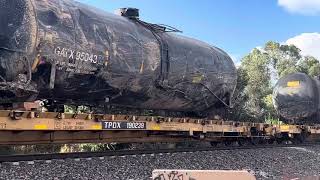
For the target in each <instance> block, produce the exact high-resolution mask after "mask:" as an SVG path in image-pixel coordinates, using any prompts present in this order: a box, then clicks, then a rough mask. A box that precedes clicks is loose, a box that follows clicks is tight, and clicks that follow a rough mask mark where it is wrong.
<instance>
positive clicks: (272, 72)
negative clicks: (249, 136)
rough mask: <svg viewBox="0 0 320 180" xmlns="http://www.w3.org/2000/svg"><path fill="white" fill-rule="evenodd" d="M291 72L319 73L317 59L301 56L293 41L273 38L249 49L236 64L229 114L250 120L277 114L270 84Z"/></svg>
mask: <svg viewBox="0 0 320 180" xmlns="http://www.w3.org/2000/svg"><path fill="white" fill-rule="evenodd" d="M294 72H302V73H306V74H308V75H310V76H312V77H314V76H319V75H320V64H319V61H318V60H317V59H316V58H315V57H312V56H303V55H302V54H301V50H300V49H299V48H297V47H296V46H294V45H285V44H280V43H277V42H273V41H269V42H267V43H266V44H265V45H264V47H260V48H255V49H253V50H252V51H251V52H250V53H249V54H248V55H246V56H245V57H243V58H242V59H241V65H240V66H239V67H237V74H238V80H237V81H238V82H237V87H236V90H235V94H234V101H233V102H234V108H233V109H231V111H230V114H231V117H233V118H235V119H241V120H246V121H254V122H257V121H262V120H265V119H267V118H272V119H274V118H277V113H276V111H275V109H274V107H273V103H272V91H273V86H274V85H275V83H276V81H277V80H278V79H279V78H281V77H283V76H285V75H287V74H290V73H294Z"/></svg>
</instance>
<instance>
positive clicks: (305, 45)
mask: <svg viewBox="0 0 320 180" xmlns="http://www.w3.org/2000/svg"><path fill="white" fill-rule="evenodd" d="M286 44H288V45H290V44H293V45H295V46H297V47H298V48H299V49H301V54H302V55H310V56H314V57H315V58H317V59H318V60H320V33H302V34H300V35H298V36H295V37H293V38H290V39H288V40H287V41H286Z"/></svg>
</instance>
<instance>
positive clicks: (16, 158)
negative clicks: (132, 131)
mask: <svg viewBox="0 0 320 180" xmlns="http://www.w3.org/2000/svg"><path fill="white" fill-rule="evenodd" d="M316 145H320V143H301V144H276V145H275V144H272V145H250V146H223V147H200V148H175V149H174V148H170V149H156V150H154V149H153V150H116V151H104V152H73V153H50V154H24V155H21V154H19V155H1V156H0V163H2V162H20V161H34V160H52V159H67V158H71V159H72V158H93V157H105V156H126V155H143V154H160V153H183V152H200V151H202V152H203V151H217V150H237V149H239V150H240V149H259V148H281V147H306V146H316Z"/></svg>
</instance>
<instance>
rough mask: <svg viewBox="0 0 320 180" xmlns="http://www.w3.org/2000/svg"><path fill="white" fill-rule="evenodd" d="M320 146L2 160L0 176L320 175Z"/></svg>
mask: <svg viewBox="0 0 320 180" xmlns="http://www.w3.org/2000/svg"><path fill="white" fill-rule="evenodd" d="M319 162H320V146H313V147H292V148H272V149H271V148H267V149H243V150H217V151H211V152H192V153H173V154H154V155H150V154H147V155H144V156H143V155H134V156H121V157H105V158H89V159H88V158H87V159H80V160H79V159H77V161H76V160H75V159H66V160H51V161H35V162H34V163H30V162H20V163H16V164H14V163H2V164H1V165H0V179H45V180H47V179H55V180H58V179H107V180H109V179H110V180H114V179H124V180H127V179H134V180H144V179H151V176H152V170H154V169H199V170H248V171H249V172H250V173H252V174H254V175H255V176H256V177H257V179H291V178H295V177H302V176H303V177H306V176H309V177H310V176H317V175H320V165H319Z"/></svg>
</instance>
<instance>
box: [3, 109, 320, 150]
mask: <svg viewBox="0 0 320 180" xmlns="http://www.w3.org/2000/svg"><path fill="white" fill-rule="evenodd" d="M318 134H320V126H302V125H274V124H265V123H249V122H234V121H223V120H208V119H191V118H170V117H159V116H132V115H111V114H106V115H102V114H67V113H53V112H35V111H8V110H2V111H0V144H35V143H80V142H81V143H82V142H161V141H165V142H169V141H184V140H186V139H188V140H199V139H201V140H208V141H226V140H239V139H248V138H251V139H252V138H259V139H279V138H287V139H290V138H291V139H292V138H296V137H300V138H301V137H309V138H311V137H314V136H316V135H318Z"/></svg>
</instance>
